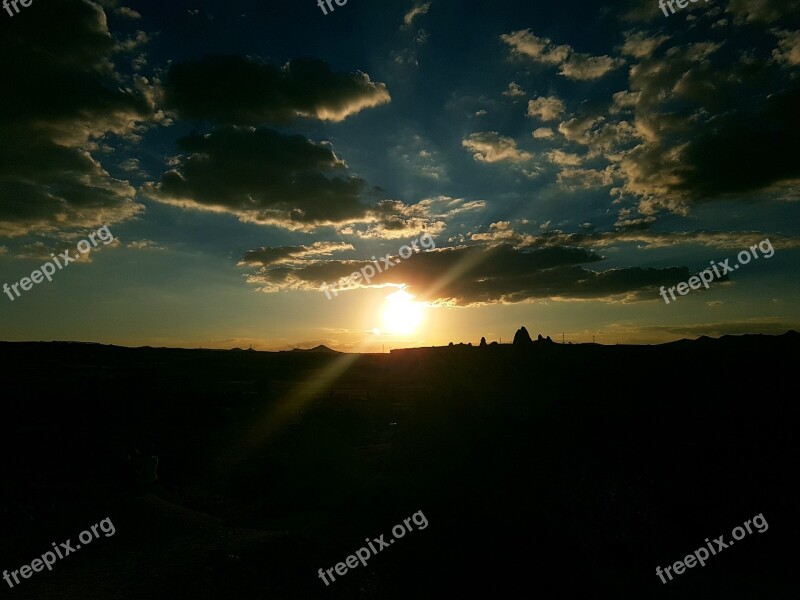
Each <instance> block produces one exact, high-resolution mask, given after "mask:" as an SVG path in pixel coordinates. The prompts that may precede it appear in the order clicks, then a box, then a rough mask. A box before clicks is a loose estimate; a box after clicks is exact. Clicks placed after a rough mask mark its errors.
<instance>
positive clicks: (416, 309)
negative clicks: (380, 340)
mask: <svg viewBox="0 0 800 600" xmlns="http://www.w3.org/2000/svg"><path fill="white" fill-rule="evenodd" d="M385 302H386V306H385V307H384V309H383V330H384V331H388V332H390V333H396V334H398V333H399V334H404V335H408V334H410V333H414V332H415V331H416V330H417V328H418V327H419V325H420V323H422V317H423V313H424V310H425V305H424V304H423V303H422V302H414V296H412V295H411V294H409V293H408V292H406V291H405V290H398V291H396V292H394V293H393V294H389V295H388V296H387V297H386V300H385Z"/></svg>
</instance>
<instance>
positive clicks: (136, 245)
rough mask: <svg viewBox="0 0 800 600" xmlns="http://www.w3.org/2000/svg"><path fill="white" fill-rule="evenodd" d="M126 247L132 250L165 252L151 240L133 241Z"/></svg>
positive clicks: (163, 248)
mask: <svg viewBox="0 0 800 600" xmlns="http://www.w3.org/2000/svg"><path fill="white" fill-rule="evenodd" d="M126 247H127V248H133V249H134V250H166V248H165V247H164V246H159V245H158V244H157V243H156V242H154V241H153V240H134V241H132V242H128V244H127V245H126Z"/></svg>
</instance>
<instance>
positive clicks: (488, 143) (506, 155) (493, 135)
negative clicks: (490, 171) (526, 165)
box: [461, 131, 533, 163]
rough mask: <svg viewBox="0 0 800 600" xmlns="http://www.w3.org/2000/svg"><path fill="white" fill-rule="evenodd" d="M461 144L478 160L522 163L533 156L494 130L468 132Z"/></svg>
mask: <svg viewBox="0 0 800 600" xmlns="http://www.w3.org/2000/svg"><path fill="white" fill-rule="evenodd" d="M461 144H462V145H463V146H464V148H466V149H467V150H469V151H470V152H472V154H473V158H474V159H475V160H476V161H478V162H487V163H495V162H501V161H509V162H514V163H522V162H526V161H529V160H531V159H532V158H533V155H532V154H529V153H528V152H525V151H524V150H520V149H519V148H517V143H516V142H515V141H514V140H513V139H512V138H509V137H504V136H502V135H500V134H498V133H497V132H496V131H485V132H480V133H473V134H470V135H469V136H467V138H466V139H464V140H463V141H462V142H461Z"/></svg>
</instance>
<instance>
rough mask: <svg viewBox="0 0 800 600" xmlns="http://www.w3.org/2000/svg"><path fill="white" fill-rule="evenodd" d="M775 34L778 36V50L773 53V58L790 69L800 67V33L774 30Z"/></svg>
mask: <svg viewBox="0 0 800 600" xmlns="http://www.w3.org/2000/svg"><path fill="white" fill-rule="evenodd" d="M773 33H774V34H775V35H776V36H778V48H777V49H775V50H773V51H772V57H773V58H774V59H775V60H776V61H778V62H779V63H783V64H785V65H787V66H790V67H796V66H798V65H800V31H785V30H774V31H773Z"/></svg>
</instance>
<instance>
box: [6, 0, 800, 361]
mask: <svg viewBox="0 0 800 600" xmlns="http://www.w3.org/2000/svg"><path fill="white" fill-rule="evenodd" d="M334 6H335V10H334V11H333V12H331V13H330V14H327V15H325V14H323V13H322V11H321V10H320V9H319V7H318V6H317V4H316V3H315V2H314V1H313V0H303V1H300V2H298V1H296V0H295V1H293V2H284V1H278V2H271V3H264V2H224V3H223V2H211V1H208V2H182V1H178V2H170V3H169V4H167V5H165V4H163V3H155V2H125V3H123V2H113V1H110V0H109V1H104V2H91V1H89V0H53V1H52V2H36V3H34V4H33V5H32V6H31V7H29V8H26V9H22V10H21V12H20V13H19V14H16V15H14V16H13V17H11V16H8V15H7V14H6V13H4V12H3V13H0V26H1V27H2V28H3V34H2V35H3V37H2V42H0V47H2V50H3V56H4V57H5V61H4V62H3V64H2V66H0V75H1V76H2V79H3V80H4V81H6V82H8V83H7V85H6V88H5V89H6V90H9V91H8V92H6V94H4V96H3V98H2V100H0V107H2V111H1V113H0V115H1V116H0V132H1V133H2V136H0V138H1V139H2V140H3V142H2V144H3V148H2V150H0V280H1V281H2V282H6V283H7V284H9V285H10V284H12V283H16V282H18V281H19V280H20V279H22V278H23V277H25V276H29V275H30V274H31V272H32V271H33V270H34V269H37V268H38V267H39V266H40V265H41V264H43V262H45V261H46V260H48V259H49V256H50V253H51V252H55V251H63V250H66V249H69V248H75V245H76V243H77V242H78V241H79V240H81V239H84V238H86V237H87V236H88V235H89V233H92V232H94V231H96V230H97V229H98V228H99V227H102V226H104V225H106V226H108V227H109V229H110V230H111V231H112V232H113V234H114V235H115V236H116V238H117V239H116V241H115V242H114V243H113V244H111V245H108V246H101V247H99V248H98V249H97V250H96V251H93V252H91V253H90V254H88V255H87V256H85V257H83V258H82V259H81V260H80V261H79V262H78V263H77V264H73V265H70V267H69V268H68V269H65V270H64V271H60V272H59V273H58V274H57V276H56V277H54V279H53V281H52V282H45V283H42V284H39V285H35V286H34V287H33V288H32V289H31V290H29V291H26V292H24V293H23V294H22V295H21V296H19V297H15V298H14V300H13V301H12V300H11V299H10V297H9V296H7V295H3V296H0V298H2V303H1V304H0V338H2V339H8V340H51V339H70V340H83V341H99V342H104V343H117V344H124V345H143V344H149V345H167V346H188V347H195V346H203V347H220V348H229V347H235V346H240V347H246V346H248V345H252V346H254V347H256V348H260V349H270V350H274V349H286V348H292V347H295V346H303V347H310V346H314V345H317V344H326V345H328V346H330V347H333V348H337V349H340V350H356V349H360V350H380V349H381V348H387V349H388V348H391V347H403V346H411V345H430V344H445V343H447V342H449V341H451V340H453V341H465V342H467V341H471V342H473V343H476V342H477V341H478V340H479V339H480V337H481V336H486V337H487V339H489V340H492V339H499V338H501V337H502V338H504V339H509V340H510V338H511V337H512V336H513V332H514V331H515V329H516V328H517V327H519V326H520V325H523V324H524V325H526V326H527V327H528V329H529V330H531V332H532V333H534V334H536V333H539V332H541V333H542V334H544V335H551V336H553V337H554V338H556V337H559V338H560V336H561V333H562V332H563V333H564V334H565V336H566V337H567V338H568V339H570V340H572V341H590V340H591V339H592V337H593V336H594V337H595V338H596V339H597V341H600V342H604V343H615V342H635V343H652V342H660V341H667V340H671V339H678V338H681V337H696V336H699V335H703V334H709V335H721V334H725V333H744V332H765V333H779V332H782V331H785V330H787V329H789V328H797V327H798V323H800V318H798V309H797V308H796V307H797V306H798V303H797V300H798V292H799V291H800V290H798V283H797V281H798V280H797V272H798V256H800V254H798V248H799V247H800V236H798V220H797V218H796V217H797V215H798V202H797V200H798V194H797V192H798V187H800V185H799V182H800V162H799V161H798V158H797V156H798V153H797V151H796V148H795V145H796V140H797V134H798V133H800V118H799V117H798V112H797V106H798V99H800V31H798V29H800V28H799V27H798V25H799V24H800V2H797V1H794V0H789V1H788V2H787V1H784V2H777V1H770V0H759V1H757V2H752V1H750V2H744V1H740V0H717V1H713V0H712V1H710V2H698V3H695V4H690V5H688V6H687V8H684V9H681V10H678V11H677V12H676V13H675V14H674V15H670V16H669V17H665V16H664V15H663V13H662V12H661V10H660V9H659V8H658V5H657V2H654V1H651V0H647V1H633V0H631V1H628V2H615V3H613V4H608V3H604V2H585V1H584V2H576V1H565V2H558V3H540V4H536V3H529V2H506V3H502V4H501V5H500V6H497V5H494V4H491V3H487V2H470V1H468V2H458V3H456V2H444V1H441V0H440V1H436V0H431V1H430V2H420V1H417V2H411V1H408V0H405V1H391V0H390V1H386V2H381V3H374V2H364V1H359V0H349V1H348V2H347V3H346V4H345V5H344V6H341V7H339V6H336V5H335V4H334ZM426 232H427V233H428V234H430V235H431V236H433V239H435V241H436V248H435V249H433V250H430V251H429V252H424V253H420V254H417V255H414V256H413V257H412V258H411V259H409V260H408V261H407V262H406V263H403V264H402V265H400V266H397V267H393V268H392V269H390V270H387V271H386V272H384V273H382V274H380V276H378V277H376V278H375V280H374V281H372V282H371V284H370V285H369V286H366V285H363V283H362V285H359V286H356V289H352V290H348V291H346V292H343V293H341V294H340V295H338V296H337V297H335V298H333V299H331V300H328V299H327V298H326V296H325V294H323V293H322V292H321V291H320V287H321V286H322V285H323V284H324V283H326V282H332V281H335V280H336V279H337V278H339V277H343V276H346V275H348V274H349V273H351V272H352V271H354V270H357V269H360V268H362V267H363V266H364V265H365V264H368V263H369V262H370V258H371V257H372V256H383V255H385V254H386V253H390V254H391V255H397V253H398V251H399V249H400V248H401V247H402V246H403V245H405V244H408V243H410V242H411V241H412V240H415V239H418V238H419V237H420V235H422V234H423V233H426ZM767 238H769V239H770V240H771V243H772V245H773V246H774V249H775V254H774V256H772V257H770V258H766V257H762V258H761V259H759V260H754V261H752V262H751V263H750V264H748V265H747V266H744V265H743V266H742V268H741V269H739V270H737V271H736V273H734V274H732V275H731V276H730V277H729V278H728V279H727V280H726V281H721V282H716V283H715V284H714V285H713V286H712V289H710V290H708V291H705V290H701V291H692V292H690V293H689V294H688V295H686V296H682V297H679V298H678V299H677V300H676V301H675V302H674V303H670V304H669V305H667V304H666V303H665V302H664V301H663V300H662V297H661V296H660V295H659V288H660V287H661V286H665V287H667V288H668V287H670V286H675V285H676V284H677V283H679V282H680V281H684V280H687V279H688V278H689V277H690V276H692V275H693V274H694V273H697V272H698V271H700V270H702V269H704V268H705V267H707V266H708V265H709V261H723V260H724V259H726V258H734V257H736V256H737V254H738V253H739V252H740V251H741V250H744V249H747V248H748V247H750V246H752V245H753V244H757V243H758V242H760V241H762V240H764V239H767ZM400 288H403V289H405V290H406V291H407V292H408V293H410V294H411V295H413V296H414V297H415V302H416V303H419V304H415V307H406V308H408V309H409V310H411V308H414V310H416V311H418V312H420V313H421V314H422V315H423V323H422V326H421V327H419V328H417V329H416V330H414V331H411V332H406V333H402V334H400V333H393V332H392V331H391V329H392V327H391V326H392V325H393V324H394V325H401V324H402V323H400V321H402V320H403V319H404V318H407V317H408V315H406V314H405V313H404V312H403V311H399V312H395V313H391V311H390V313H389V314H388V315H387V314H384V313H386V310H387V309H386V306H387V305H386V297H387V296H388V295H390V294H392V293H394V292H396V291H397V290H398V289H400ZM393 310H396V309H393ZM400 329H402V327H400Z"/></svg>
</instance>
